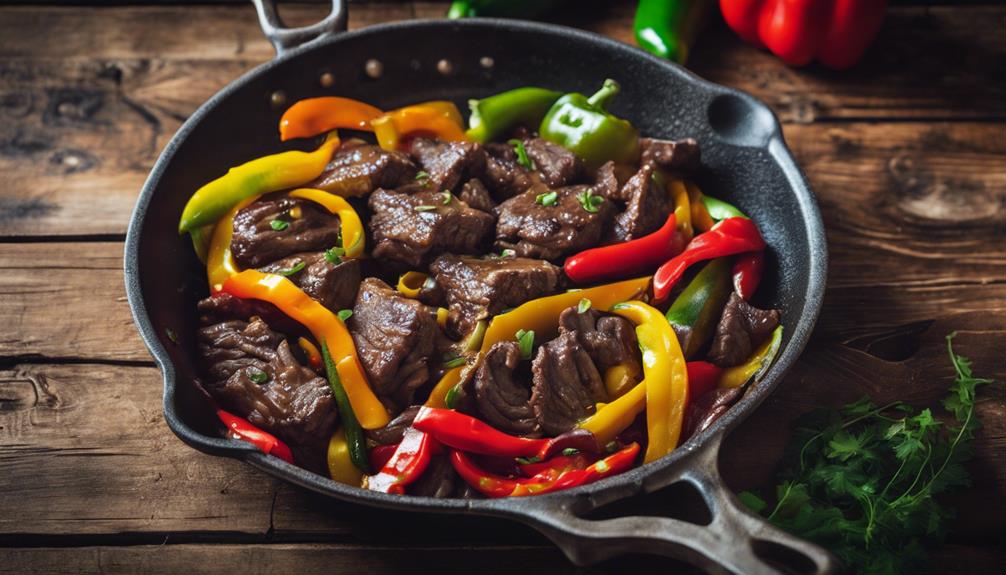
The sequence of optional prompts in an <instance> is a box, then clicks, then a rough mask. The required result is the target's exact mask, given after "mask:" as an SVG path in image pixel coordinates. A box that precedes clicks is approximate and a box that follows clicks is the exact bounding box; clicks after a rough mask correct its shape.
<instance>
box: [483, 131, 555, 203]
mask: <svg viewBox="0 0 1006 575" xmlns="http://www.w3.org/2000/svg"><path fill="white" fill-rule="evenodd" d="M486 152H487V156H486V173H485V176H483V181H484V182H485V184H486V186H487V187H488V188H489V190H490V191H491V192H492V194H493V197H494V198H496V200H497V201H500V200H507V199H510V198H512V197H514V196H516V195H518V194H521V193H523V192H526V191H527V190H529V189H531V187H532V186H535V185H536V182H535V179H534V178H533V177H532V176H531V172H529V171H527V170H526V169H524V167H523V166H521V165H520V164H518V163H517V152H515V151H514V149H513V146H511V145H510V144H486ZM538 186H539V187H542V188H543V187H544V186H541V185H540V184H539V185H538ZM542 191H547V190H542Z"/></svg>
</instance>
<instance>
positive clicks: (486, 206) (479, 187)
mask: <svg viewBox="0 0 1006 575" xmlns="http://www.w3.org/2000/svg"><path fill="white" fill-rule="evenodd" d="M458 198H460V199H461V201H462V202H464V203H466V204H468V205H469V206H471V207H473V208H475V209H476V210H481V211H483V212H487V213H490V214H491V213H493V209H495V208H496V202H494V201H493V199H492V196H490V195H489V190H487V189H486V187H485V184H483V183H482V182H481V181H479V180H476V179H471V180H468V181H467V182H465V185H463V186H461V193H459V194H458Z"/></svg>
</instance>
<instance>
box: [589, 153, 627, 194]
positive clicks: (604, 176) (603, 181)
mask: <svg viewBox="0 0 1006 575" xmlns="http://www.w3.org/2000/svg"><path fill="white" fill-rule="evenodd" d="M619 189H620V186H619V185H618V176H617V174H616V168H615V162H606V163H604V164H603V165H601V167H600V168H598V169H597V173H596V174H594V193H595V194H600V195H602V196H604V197H605V198H608V199H609V200H620V199H622V198H621V196H620V195H619V193H618V192H619Z"/></svg>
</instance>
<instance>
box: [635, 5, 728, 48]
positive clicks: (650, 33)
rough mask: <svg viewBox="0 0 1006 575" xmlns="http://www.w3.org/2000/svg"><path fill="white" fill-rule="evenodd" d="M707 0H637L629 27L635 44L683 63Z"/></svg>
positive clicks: (701, 21)
mask: <svg viewBox="0 0 1006 575" xmlns="http://www.w3.org/2000/svg"><path fill="white" fill-rule="evenodd" d="M710 4H711V2H710V0H639V7H638V8H636V18H635V21H634V23H633V30H634V31H635V34H636V43H637V44H639V47H640V48H642V49H644V50H646V51H647V52H650V53H651V54H655V55H657V56H660V57H661V58H667V59H668V60H673V61H675V62H677V63H679V64H684V63H685V61H686V60H688V52H689V50H690V49H691V46H692V43H693V42H694V41H695V38H696V37H697V36H698V34H699V31H700V30H701V29H702V27H703V24H704V23H705V20H706V17H707V16H708V14H709V7H710Z"/></svg>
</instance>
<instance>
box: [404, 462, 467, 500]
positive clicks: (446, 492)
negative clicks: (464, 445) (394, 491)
mask: <svg viewBox="0 0 1006 575" xmlns="http://www.w3.org/2000/svg"><path fill="white" fill-rule="evenodd" d="M463 484H464V481H462V480H461V478H460V477H459V476H458V472H457V471H454V466H453V465H451V460H450V459H448V458H447V456H446V455H434V456H433V457H431V458H430V464H429V466H427V468H426V471H424V472H423V474H422V476H420V477H419V479H417V480H416V482H415V483H413V484H412V485H410V486H409V495H417V496H420V497H436V498H437V499H443V498H444V497H451V496H453V495H454V492H455V490H456V489H457V488H458V487H460V486H461V485H463Z"/></svg>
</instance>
